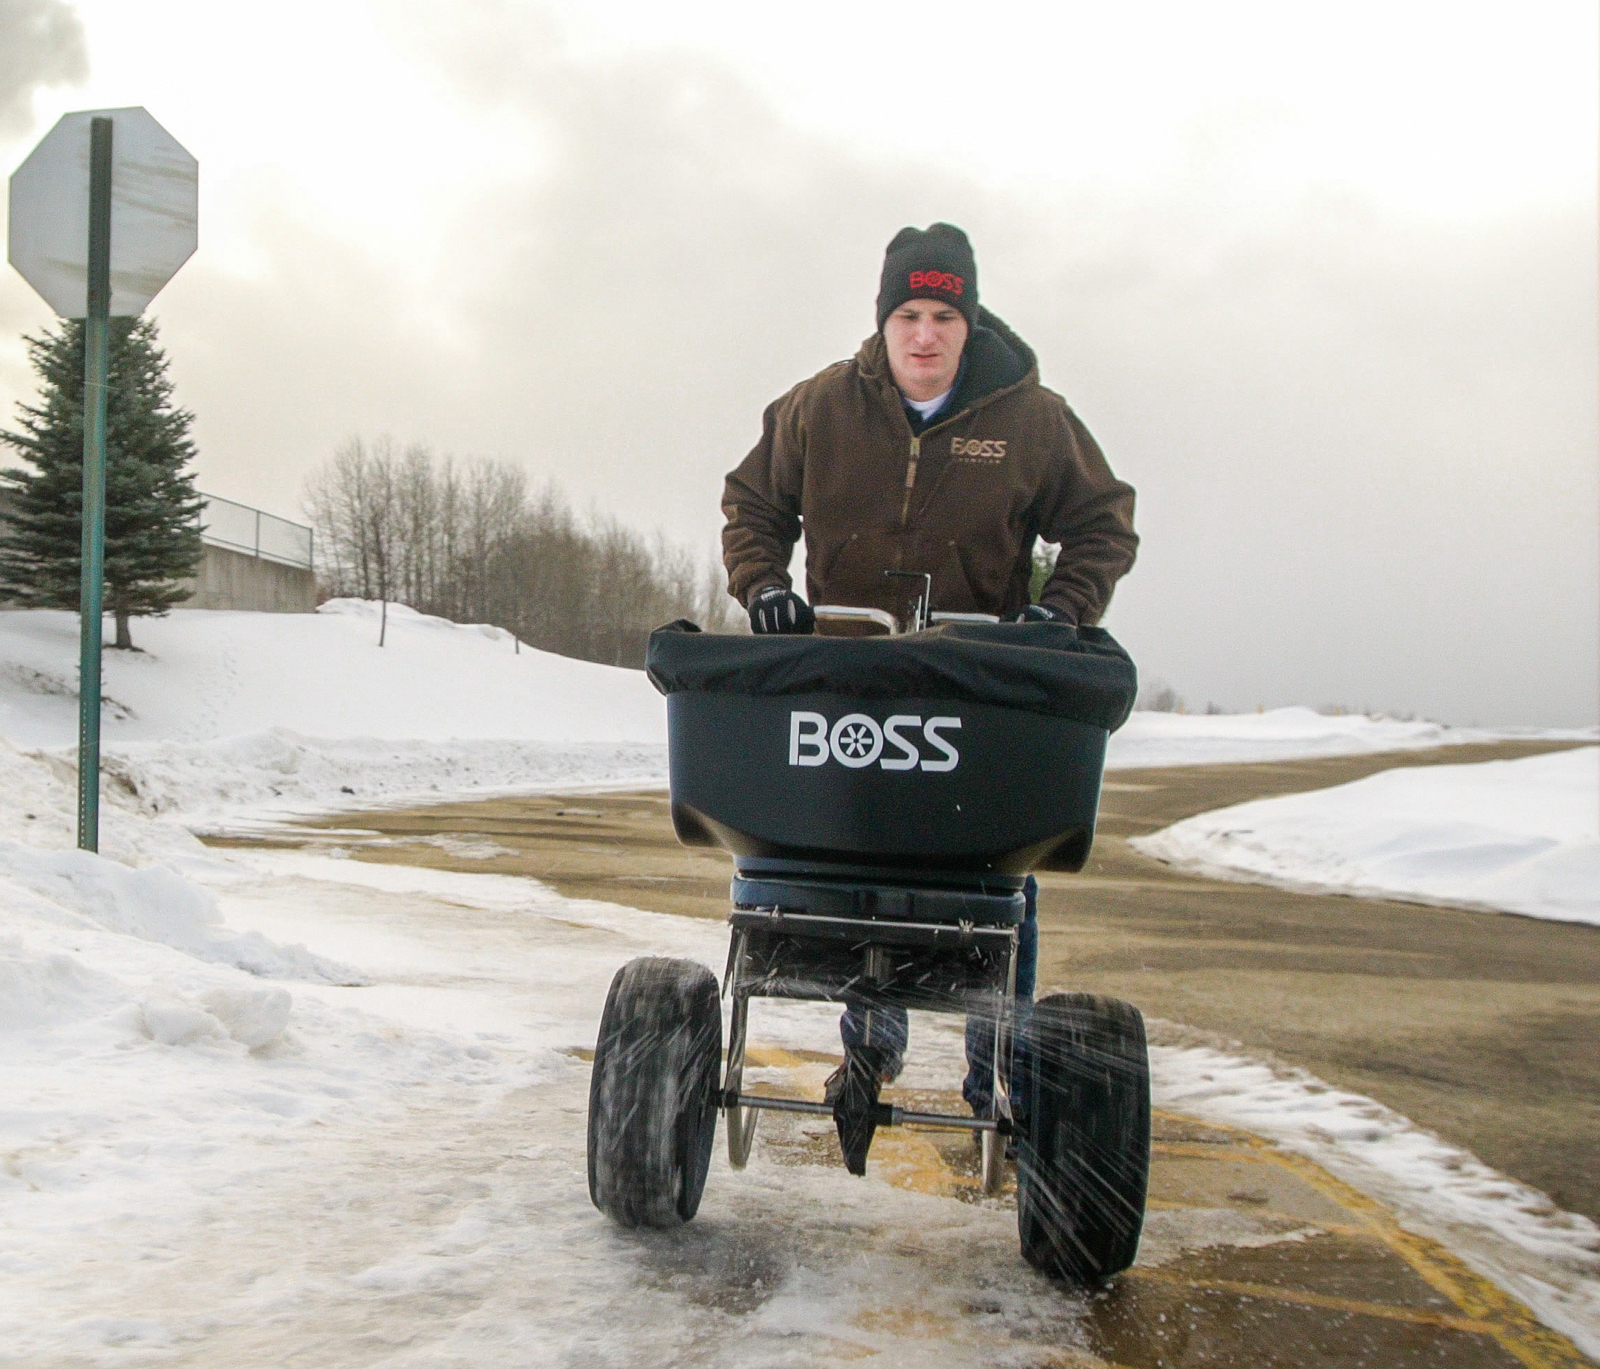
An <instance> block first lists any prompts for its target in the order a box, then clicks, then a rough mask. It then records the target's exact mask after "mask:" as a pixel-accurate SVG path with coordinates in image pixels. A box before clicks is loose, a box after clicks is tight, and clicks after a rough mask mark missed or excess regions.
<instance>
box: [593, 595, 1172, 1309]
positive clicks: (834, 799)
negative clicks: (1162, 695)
mask: <svg viewBox="0 0 1600 1369" xmlns="http://www.w3.org/2000/svg"><path fill="white" fill-rule="evenodd" d="M859 614H860V611H857V616H859ZM648 670H649V674H650V678H651V680H652V681H653V682H654V684H655V685H656V687H657V688H658V689H660V690H661V691H662V693H664V694H665V695H666V696H667V717H668V741H669V750H670V765H671V786H672V818H673V824H674V826H675V828H676V830H677V833H678V836H679V838H680V839H681V840H682V841H684V842H685V843H687V844H690V845H704V846H721V847H723V848H724V849H725V850H727V851H729V852H730V853H731V854H732V855H733V858H734V878H733V886H732V900H733V910H732V913H731V915H730V918H729V921H730V923H731V926H732V944H731V946H730V948H729V953H728V963H727V970H726V974H725V976H724V979H723V983H722V985H721V988H720V991H719V987H718V984H717V981H716V977H715V976H714V975H713V974H712V972H711V971H710V970H708V969H707V968H706V967H705V966H703V965H699V964H696V963H694V962H692V961H687V960H672V959H661V958H644V959H639V960H635V961H632V962H631V963H629V964H627V965H625V966H623V967H622V969H621V970H619V971H618V972H617V975H616V978H615V979H614V980H613V981H612V985H611V991H610V994H609V996H608V998H607V1000H606V1006H605V1012H604V1016H603V1017H602V1019H601V1023H600V1034H599V1039H598V1042H597V1044H596V1048H595V1058H594V1075H593V1081H592V1084H591V1087H590V1096H589V1192H590V1196H591V1197H592V1198H593V1199H594V1202H595V1205H596V1206H597V1207H598V1208H600V1210H601V1211H603V1212H605V1213H606V1214H608V1215H609V1216H610V1217H612V1218H613V1219H615V1220H616V1221H617V1222H619V1223H621V1224H622V1225H624V1226H630V1227H632V1226H656V1227H660V1226H672V1225H675V1224H677V1223H679V1222H684V1221H688V1220H689V1219H690V1218H692V1217H693V1216H694V1215H695V1211H696V1209H697V1208H698V1207H699V1204H700V1196H701V1193H702V1191H703V1189H704V1187H705V1181H706V1173H707V1169H708V1168H709V1165H710V1159H711V1147H712V1143H713V1140H714V1136H715V1130H716V1119H717V1113H718V1112H719V1111H720V1112H721V1113H722V1114H723V1117H724V1119H725V1121H726V1126H727V1138H728V1158H729V1161H730V1163H731V1164H732V1166H733V1168H735V1169H741V1168H743V1167H744V1165H745V1162H746V1160H747V1159H748V1158H749V1155H750V1151H751V1145H752V1142H753V1139H754V1134H755V1129H756V1121H757V1119H758V1117H759V1116H760V1113H761V1110H762V1109H778V1110H782V1111H787V1112H799V1113H812V1114H820V1115H823V1116H830V1117H832V1118H833V1119H834V1121H835V1123H836V1125H837V1128H838V1131H839V1135H840V1139H841V1144H842V1146H843V1149H844V1151H845V1154H846V1159H847V1164H849V1166H850V1167H851V1168H852V1169H853V1170H855V1171H856V1172H860V1169H861V1168H862V1167H864V1163H865V1156H866V1153H867V1149H868V1148H869V1147H870V1144H871V1138H872V1135H873V1132H874V1130H875V1128H877V1127H881V1126H897V1125H902V1124H906V1123H910V1124H915V1125H918V1126H924V1127H944V1128H959V1129H960V1130H963V1131H968V1130H976V1131H978V1132H979V1133H981V1141H982V1147H983V1179H984V1185H985V1188H986V1189H987V1191H988V1192H990V1193H991V1194H993V1193H997V1192H999V1190H1000V1187H1001V1184H1002V1182H1003V1179H1004V1174H1005V1164H1006V1159H1005V1152H1006V1146H1007V1142H1008V1140H1009V1141H1012V1142H1013V1143H1014V1146H1015V1154H1016V1166H1017V1226H1018V1232H1019V1235H1020V1237H1021V1244H1022V1253H1023V1255H1024V1256H1025V1257H1026V1258H1027V1259H1028V1261H1029V1262H1030V1263H1032V1264H1033V1265H1035V1266H1036V1267H1037V1268H1039V1269H1041V1270H1044V1271H1045V1272H1047V1273H1049V1274H1051V1275H1053V1276H1056V1277H1058V1278H1061V1279H1064V1280H1067V1281H1069V1282H1072V1283H1076V1284H1094V1283H1099V1282H1102V1281H1104V1280H1105V1279H1107V1278H1109V1277H1110V1276H1112V1275H1114V1274H1116V1273H1118V1272H1119V1271H1121V1270H1123V1269H1126V1268H1127V1267H1128V1266H1129V1265H1130V1264H1132V1262H1133V1259H1134V1256H1135V1254H1136V1253H1137V1250H1138V1244H1139V1232H1140V1228H1141V1226H1142V1223H1143V1219H1144V1204H1145V1186H1146V1179H1147V1175H1148V1170H1149V1157H1150V1090H1149V1062H1148V1056H1147V1052H1146V1048H1145V1038H1144V1023H1143V1020H1142V1019H1141V1017H1140V1015H1139V1012H1138V1010H1137V1009H1135V1008H1133V1007H1132V1006H1130V1005H1129V1004H1126V1003H1122V1002H1119V1001H1117V1000H1116V999H1111V998H1104V997H1100V996H1097V995H1093V994H1087V993H1051V994H1049V995H1048V996H1046V997H1044V998H1041V999H1040V1000H1038V1001H1037V1002H1032V1003H1030V1002H1028V1001H1026V1000H1025V999H1024V1000H1019V998H1018V996H1017V992H1016V970H1017V948H1018V938H1019V930H1020V928H1021V926H1022V923H1023V919H1024V906H1025V905H1024V895H1023V884H1024V880H1025V877H1026V875H1027V874H1028V873H1029V872H1030V871H1033V870H1068V871H1076V870H1081V869H1082V868H1083V865H1084V862H1085V861H1086V860H1087V858H1088V855H1089V848H1090V844H1091V842H1092V840H1093V837H1094V825H1095V812H1096V807H1097V805H1098V801H1099V793H1100V778H1101V770H1102V767H1103V765H1104V760H1105V748H1106V739H1107V737H1108V735H1109V734H1110V733H1111V732H1112V731H1113V730H1115V729H1116V728H1117V727H1120V726H1121V725H1122V723H1123V722H1124V721H1125V720H1126V718H1127V716H1128V713H1129V711H1130V709H1131V708H1132V706H1133V697H1134V692H1135V685H1136V682H1135V675H1134V669H1133V665H1132V662H1131V661H1130V660H1129V659H1128V656H1127V655H1126V653H1125V652H1124V651H1123V650H1122V649H1121V647H1119V646H1118V645H1117V644H1116V642H1114V641H1113V640H1112V639H1111V638H1110V636H1108V635H1107V634H1106V633H1104V632H1101V631H1099V630H1097V629H1093V628H1086V629H1083V630H1081V631H1080V630H1078V629H1075V628H1072V627H1068V626H1065V625H1063V624H1060V623H1030V624H999V623H979V622H959V623H957V622H946V623H937V624H935V625H934V626H932V627H930V628H926V629H924V630H922V631H916V632H910V633H905V634H894V635H887V636H878V637H861V638H844V637H812V636H805V637H785V636H767V637H742V636H738V637H736V636H713V635H709V634H703V633H701V632H699V630H698V629H696V628H695V627H694V626H693V625H692V624H689V623H676V624H673V625H671V626H670V627H666V628H662V629H660V630H659V631H657V632H656V633H654V634H653V635H652V637H651V640H650V648H649V657H648ZM724 995H726V996H728V997H729V998H730V999H731V1013H730V1027H729V1033H728V1049H727V1057H726V1064H725V1065H724V1061H723V1051H722V1044H723V1043H722V1011H721V1003H720V999H721V998H722V996H724ZM755 998H797V999H824V1000H829V1001H833V1002H838V1003H843V1004H845V1005H847V1006H849V1007H851V1008H853V1009H854V1010H855V1012H856V1014H857V1015H862V1016H863V1020H867V1021H870V1018H866V1017H864V1015H865V1014H874V1013H884V1012H894V1011H897V1010H901V1009H906V1008H921V1009H926V1010H931V1011H935V1012H953V1013H965V1014H968V1015H969V1018H979V1019H983V1020H984V1021H985V1022H987V1023H988V1024H992V1026H993V1030H990V1031H988V1032H987V1033H981V1034H979V1036H980V1039H983V1040H986V1041H992V1046H988V1047H986V1049H987V1051H988V1059H987V1060H986V1061H985V1064H984V1070H985V1072H986V1073H989V1072H991V1071H992V1088H991V1089H989V1090H987V1092H988V1093H989V1094H990V1095H991V1096H992V1099H993V1102H992V1104H991V1105H989V1106H988V1107H987V1109H986V1110H985V1112H984V1113H983V1115H980V1116H977V1117H973V1116H953V1115H947V1114H941V1113H924V1112H912V1111H907V1110H904V1109H901V1108H899V1107H894V1106H891V1105H889V1104H887V1103H883V1102H880V1101H878V1098H877V1088H876V1084H874V1085H873V1087H871V1088H870V1089H868V1090H865V1091H863V1090H861V1089H852V1088H850V1087H845V1088H843V1089H842V1090H840V1091H839V1092H838V1094H837V1096H836V1098H835V1100H834V1101H833V1102H831V1103H829V1102H825V1101H807V1100H800V1099H788V1098H775V1097H767V1096H762V1095H756V1094H752V1093H750V1092H747V1091H746V1090H745V1088H744V1078H743V1076H744V1064H745V1046H746V1042H747V1040H748V1035H749V1014H750V1003H751V1000H752V999H755ZM1013 1055H1015V1060H1013ZM1013 1064H1015V1068H1013ZM969 1096H970V1095H969Z"/></svg>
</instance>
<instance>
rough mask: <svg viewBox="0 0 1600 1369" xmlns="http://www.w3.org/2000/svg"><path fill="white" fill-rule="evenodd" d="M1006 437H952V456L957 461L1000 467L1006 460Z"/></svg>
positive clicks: (1007, 439)
mask: <svg viewBox="0 0 1600 1369" xmlns="http://www.w3.org/2000/svg"><path fill="white" fill-rule="evenodd" d="M1009 440H1010V439H1009V438H1004V437H999V438H995V437H952V438H951V439H950V455H951V456H953V457H955V459H956V460H957V461H972V462H976V463H978V464H980V465H984V466H998V465H999V464H1000V463H1001V462H1002V461H1004V460H1005V459H1006V443H1007V442H1008V441H1009Z"/></svg>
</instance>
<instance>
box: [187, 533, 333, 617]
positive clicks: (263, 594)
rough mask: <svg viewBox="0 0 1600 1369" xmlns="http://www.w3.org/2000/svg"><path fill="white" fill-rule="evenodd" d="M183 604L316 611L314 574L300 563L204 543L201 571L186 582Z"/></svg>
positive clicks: (267, 610) (192, 606)
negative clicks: (189, 587) (187, 593)
mask: <svg viewBox="0 0 1600 1369" xmlns="http://www.w3.org/2000/svg"><path fill="white" fill-rule="evenodd" d="M188 583H189V584H191V585H193V586H194V593H193V595H192V596H191V597H190V598H189V599H188V600H187V601H186V602H185V603H184V604H183V605H182V607H184V608H242V609H253V610H254V611H256V612H258V613H315V612H316V609H317V577H316V576H315V575H314V574H312V572H311V571H309V570H306V569H305V568H304V567H301V566H286V565H283V564H281V563H280V562H277V561H265V560H262V559H261V558H259V557H255V556H247V555H246V554H245V553H243V552H238V551H229V550H228V549H227V548H226V547H214V546H212V545H211V544H210V543H209V542H208V543H206V547H205V559H204V560H203V561H201V562H200V574H199V575H198V576H196V577H195V579H193V580H191V581H189V582H188Z"/></svg>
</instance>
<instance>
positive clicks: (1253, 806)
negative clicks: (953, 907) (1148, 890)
mask: <svg viewBox="0 0 1600 1369" xmlns="http://www.w3.org/2000/svg"><path fill="white" fill-rule="evenodd" d="M1130 844H1131V845H1132V846H1133V847H1134V848H1135V849H1136V850H1139V851H1142V852H1143V853H1144V854H1146V855H1149V856H1154V857H1156V858H1157V859H1158V860H1164V861H1167V862H1169V863H1171V864H1174V865H1177V866H1180V867H1181V868H1184V869H1190V870H1194V871H1197V872H1199V873H1203V874H1208V875H1213V876H1219V877H1222V878H1232V879H1251V880H1258V881H1261V882H1265V883H1272V884H1279V885H1283V886H1285V887H1289V888H1296V889H1311V890H1317V891H1324V892H1330V893H1342V894H1359V895H1369V896H1374V897H1381V898H1400V899H1411V900H1416V901H1420V902H1430V903H1448V904H1452V905H1455V906H1457V907H1475V908H1487V909H1493V910H1496V911H1503V912H1512V913H1523V914H1525V915H1527V916H1530V917H1547V918H1555V919H1558V920H1561V921H1565V922H1588V923H1594V924H1597V925H1600V750H1596V749H1595V748H1593V747H1581V748H1578V749H1575V750H1571V751H1559V752H1554V753H1552V754H1550V755H1544V756H1530V757H1528V758H1526V759H1524V760H1514V761H1484V762H1480V763H1479V764H1476V765H1448V766H1446V765H1438V766H1424V767H1418V768H1416V769H1401V770H1386V771H1383V772H1380V773H1379V774H1376V775H1370V776H1368V777H1367V778H1365V779H1361V780H1356V781H1355V782H1354V783H1351V784H1342V785H1339V786H1337V787H1335V788H1331V789H1318V790H1313V791H1312V792H1310V793H1305V794H1290V795H1287V796H1285V797H1283V798H1274V799H1258V800H1256V801H1255V802H1252V803H1242V804H1237V805H1235V806H1233V807H1231V808H1220V809H1216V810H1214V811H1212V812H1209V813H1202V814H1200V815H1198V816H1197V817H1192V818H1187V819H1185V820H1184V821H1183V822H1179V823H1175V824H1173V825H1172V826H1171V827H1168V828H1165V829H1164V830H1162V831H1160V832H1156V833H1154V834H1153V835H1151V836H1148V837H1139V838H1135V839H1134V840H1133V841H1132V842H1131V843H1130Z"/></svg>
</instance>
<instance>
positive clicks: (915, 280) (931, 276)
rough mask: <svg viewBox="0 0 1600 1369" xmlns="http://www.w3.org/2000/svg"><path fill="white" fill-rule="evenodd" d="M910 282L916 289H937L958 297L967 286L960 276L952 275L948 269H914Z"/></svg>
mask: <svg viewBox="0 0 1600 1369" xmlns="http://www.w3.org/2000/svg"><path fill="white" fill-rule="evenodd" d="M908 284H909V285H910V287H911V289H912V290H914V291H915V290H937V291H938V292H939V293H940V294H943V295H955V296H956V297H957V298H958V299H959V298H960V296H961V295H962V293H963V292H964V291H965V290H966V286H967V283H966V282H965V281H964V280H962V279H961V277H960V276H955V275H951V274H950V272H948V271H913V272H912V273H911V275H910V277H909V278H908Z"/></svg>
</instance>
